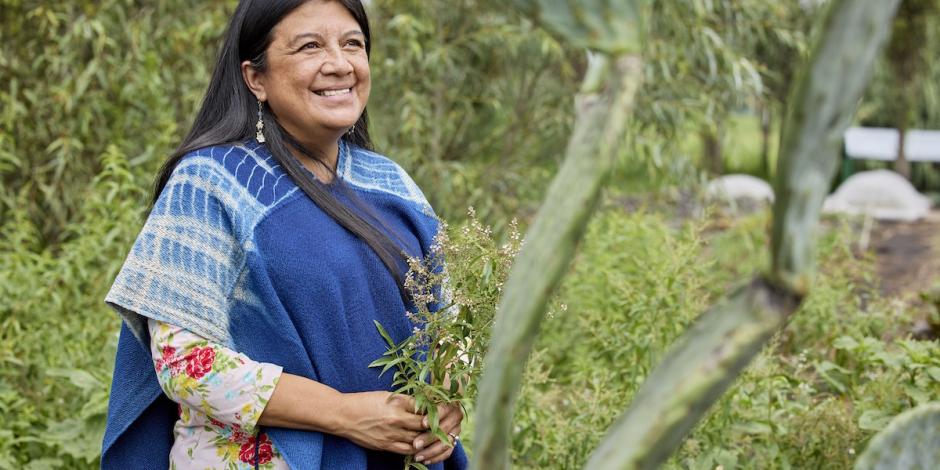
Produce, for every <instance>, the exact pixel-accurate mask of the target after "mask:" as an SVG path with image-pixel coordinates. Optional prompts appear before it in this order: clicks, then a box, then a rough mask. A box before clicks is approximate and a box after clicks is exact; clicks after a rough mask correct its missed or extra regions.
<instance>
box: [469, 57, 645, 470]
mask: <svg viewBox="0 0 940 470" xmlns="http://www.w3.org/2000/svg"><path fill="white" fill-rule="evenodd" d="M591 62H592V64H591V66H590V68H589V70H588V74H587V78H585V87H584V88H583V89H582V92H581V93H580V94H579V95H578V97H577V99H576V100H575V103H576V106H577V108H578V113H577V114H578V117H577V120H576V124H575V129H574V133H573V135H572V137H571V139H570V140H569V142H568V149H567V156H566V157H565V162H564V164H563V165H562V167H561V170H560V171H559V172H558V175H557V176H555V179H554V180H553V181H552V185H551V187H550V188H549V190H548V195H547V196H546V197H545V202H544V203H543V204H542V207H541V208H540V209H539V213H538V215H537V216H536V218H535V222H533V224H532V227H531V228H530V229H529V232H528V233H527V234H526V238H525V243H524V245H523V247H522V251H521V252H520V253H519V256H518V257H517V258H516V260H515V262H514V263H513V266H512V270H511V271H510V273H509V279H508V280H507V281H506V286H505V295H504V296H503V298H502V299H501V300H500V303H499V307H498V309H497V314H496V323H495V325H494V326H493V336H492V339H491V340H490V346H489V350H488V351H487V353H486V358H485V364H486V365H485V367H484V369H483V377H482V379H481V381H480V394H479V397H478V399H477V410H476V416H475V418H474V422H475V423H476V424H477V426H478V427H477V428H476V430H475V434H474V442H473V444H474V451H475V452H474V458H473V461H472V463H471V468H472V469H474V470H476V469H487V470H489V469H501V468H506V467H507V465H508V462H509V452H508V446H509V444H510V443H511V440H512V439H511V438H512V434H511V426H510V424H511V422H512V415H513V410H514V408H515V399H516V395H518V393H519V389H520V388H521V386H522V383H521V379H522V372H523V370H524V367H525V362H526V359H527V358H528V357H529V353H530V351H531V349H532V344H533V342H534V340H535V337H536V335H537V333H538V328H539V324H540V323H541V321H542V318H543V316H544V313H545V306H546V305H547V304H548V300H549V298H550V296H551V295H552V292H553V291H554V290H555V287H556V286H557V285H558V282H559V281H560V280H561V278H562V275H563V274H564V272H565V270H566V269H567V268H568V264H569V262H570V261H571V258H572V257H573V256H574V253H575V248H576V247H577V245H578V242H579V240H580V239H581V236H582V235H583V234H584V230H585V229H586V228H587V222H588V220H589V219H590V216H591V213H592V212H593V210H594V206H595V204H596V202H597V199H598V196H599V195H600V190H601V188H602V187H603V184H604V181H605V180H606V179H607V175H608V174H609V172H610V169H611V167H612V166H613V162H614V160H615V156H616V155H617V153H619V152H620V151H621V148H622V146H623V141H624V136H625V133H626V129H627V123H628V122H629V116H630V115H631V114H632V112H633V104H634V97H635V95H636V91H637V89H638V88H639V86H640V82H641V81H642V79H643V61H642V60H641V59H640V58H639V56H637V55H625V56H621V57H614V58H609V57H607V56H606V55H600V56H598V57H597V59H595V60H592V61H591Z"/></svg>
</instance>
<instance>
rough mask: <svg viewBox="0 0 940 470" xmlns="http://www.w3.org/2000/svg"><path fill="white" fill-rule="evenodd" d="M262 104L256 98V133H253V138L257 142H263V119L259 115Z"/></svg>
mask: <svg viewBox="0 0 940 470" xmlns="http://www.w3.org/2000/svg"><path fill="white" fill-rule="evenodd" d="M262 106H263V104H262V103H261V100H258V123H257V124H255V128H256V129H258V133H257V134H255V140H257V141H258V143H259V144H263V143H264V132H263V131H264V119H262V117H261V107H262Z"/></svg>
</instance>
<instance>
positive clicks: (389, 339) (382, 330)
mask: <svg viewBox="0 0 940 470" xmlns="http://www.w3.org/2000/svg"><path fill="white" fill-rule="evenodd" d="M372 321H373V322H374V323H375V328H376V329H377V330H379V334H380V335H382V338H385V342H386V343H388V345H389V347H392V348H394V347H396V346H397V345H396V344H395V342H394V341H392V337H391V336H389V334H388V332H387V331H385V328H383V327H382V324H381V323H379V321H378V320H372Z"/></svg>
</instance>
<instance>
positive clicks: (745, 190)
mask: <svg viewBox="0 0 940 470" xmlns="http://www.w3.org/2000/svg"><path fill="white" fill-rule="evenodd" d="M705 191H706V194H707V195H708V198H709V199H720V200H725V201H734V202H740V201H742V200H743V201H751V202H773V200H774V190H773V188H771V187H770V185H769V184H767V182H766V181H764V180H762V179H760V178H756V177H754V176H751V175H724V176H721V177H718V178H715V179H714V180H712V181H710V182H709V183H708V187H707V188H706V190H705Z"/></svg>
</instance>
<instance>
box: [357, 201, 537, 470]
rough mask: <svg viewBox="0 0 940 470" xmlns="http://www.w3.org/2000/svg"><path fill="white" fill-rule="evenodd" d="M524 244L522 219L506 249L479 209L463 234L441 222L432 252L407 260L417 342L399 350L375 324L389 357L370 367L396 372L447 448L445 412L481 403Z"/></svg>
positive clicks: (398, 384)
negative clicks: (481, 382) (494, 330)
mask: <svg viewBox="0 0 940 470" xmlns="http://www.w3.org/2000/svg"><path fill="white" fill-rule="evenodd" d="M521 244H522V238H521V235H520V234H519V230H518V226H517V223H516V221H515V220H513V221H512V223H511V224H510V226H509V229H508V240H507V241H506V243H504V244H502V245H499V244H498V243H497V242H496V241H494V239H493V234H492V231H491V230H490V228H489V227H486V226H484V225H483V224H482V223H480V221H479V220H478V219H477V217H476V213H475V211H474V210H473V208H470V209H469V210H468V221H467V222H466V223H465V224H464V225H463V226H462V227H461V228H460V229H459V230H451V229H450V228H449V227H448V225H447V224H446V223H444V222H443V221H441V222H440V230H439V231H438V234H437V236H435V238H434V241H433V243H432V246H431V248H430V250H429V253H428V254H427V255H426V256H425V257H424V258H423V259H422V258H409V259H408V267H409V270H408V274H407V275H406V277H405V288H406V289H407V291H408V293H409V294H410V295H411V297H412V300H413V303H414V306H413V309H411V310H409V311H408V312H407V313H406V315H407V316H408V318H409V319H410V320H411V322H412V323H413V324H414V327H413V330H412V335H411V336H409V337H408V338H406V339H404V340H403V341H401V342H399V343H396V342H395V341H394V340H393V339H392V337H391V336H390V335H389V334H388V332H387V331H386V330H385V328H384V327H382V325H381V324H380V323H379V322H378V321H376V322H375V326H376V329H378V331H379V334H381V335H382V338H383V339H385V341H386V343H387V344H388V350H387V351H386V352H385V354H384V355H383V356H382V357H381V358H379V359H377V360H375V361H373V362H372V363H371V364H369V367H381V368H382V371H381V373H382V374H384V373H386V372H388V371H389V370H394V376H393V378H392V384H393V386H394V387H395V391H396V393H401V394H406V395H409V396H411V397H413V398H414V399H415V407H416V409H417V412H418V413H420V414H426V415H427V416H428V424H429V426H430V430H431V433H432V434H434V435H435V436H436V437H437V438H438V439H440V440H441V441H442V442H445V443H447V442H449V440H448V438H447V435H446V434H445V433H444V432H443V431H442V430H441V429H440V427H439V419H438V418H439V417H438V406H440V405H444V404H455V403H456V404H460V406H461V407H462V408H464V414H468V413H466V407H465V404H466V403H470V402H472V400H473V397H475V396H476V393H477V379H478V378H479V376H480V374H481V372H482V367H483V356H484V354H485V352H486V345H487V344H488V343H489V333H490V329H491V327H492V323H493V318H494V316H495V312H496V306H497V304H498V303H499V297H500V295H501V293H502V286H503V283H504V282H505V280H506V276H507V275H508V273H509V267H510V265H511V264H512V261H513V259H514V258H515V256H516V254H517V253H518V252H519V249H520V247H521ZM445 259H446V260H447V263H446V264H445V263H444V260H445ZM411 468H417V469H422V470H426V467H425V466H424V465H422V464H421V463H418V462H414V461H413V460H412V458H411V457H409V458H408V459H406V461H405V470H408V469H411Z"/></svg>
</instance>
